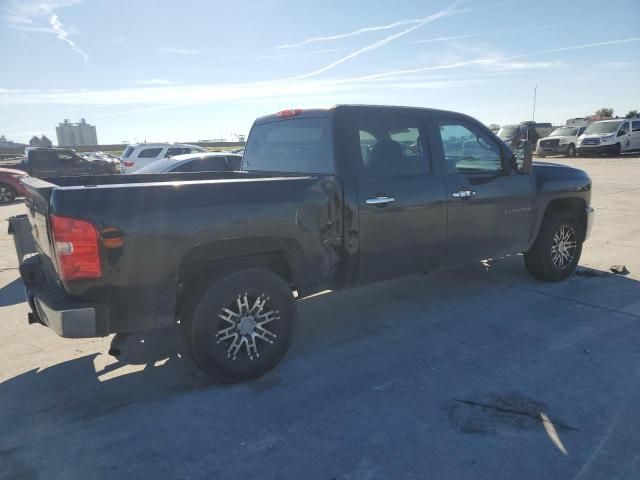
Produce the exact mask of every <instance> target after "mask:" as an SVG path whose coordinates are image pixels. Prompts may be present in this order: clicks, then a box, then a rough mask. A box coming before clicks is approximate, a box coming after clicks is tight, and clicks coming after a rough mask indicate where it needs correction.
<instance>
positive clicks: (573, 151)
mask: <svg viewBox="0 0 640 480" xmlns="http://www.w3.org/2000/svg"><path fill="white" fill-rule="evenodd" d="M567 156H569V157H575V156H576V146H575V145H574V144H573V143H572V144H571V145H569V150H568V152H567Z"/></svg>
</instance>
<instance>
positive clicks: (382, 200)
mask: <svg viewBox="0 0 640 480" xmlns="http://www.w3.org/2000/svg"><path fill="white" fill-rule="evenodd" d="M395 201H396V199H395V198H393V197H387V196H384V195H382V196H379V197H373V198H367V201H366V202H365V203H366V204H367V205H377V206H378V207H384V206H385V205H389V204H390V203H393V202H395Z"/></svg>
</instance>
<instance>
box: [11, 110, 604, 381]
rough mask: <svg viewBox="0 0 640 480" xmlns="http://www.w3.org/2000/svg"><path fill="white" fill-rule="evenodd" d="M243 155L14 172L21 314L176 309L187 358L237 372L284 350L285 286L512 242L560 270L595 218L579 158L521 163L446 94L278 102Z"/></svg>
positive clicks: (446, 259)
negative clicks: (23, 299)
mask: <svg viewBox="0 0 640 480" xmlns="http://www.w3.org/2000/svg"><path fill="white" fill-rule="evenodd" d="M242 166H243V169H242V171H238V172H218V173H211V172H205V173H176V174H163V175H153V174H152V175H131V176H115V175H113V176H93V177H92V176H89V177H62V178H56V179H55V180H51V181H47V180H46V179H36V178H28V179H26V180H25V181H24V184H25V186H26V190H27V194H26V206H27V209H28V214H26V215H22V216H18V217H13V218H12V219H11V221H10V231H11V232H13V233H14V235H15V239H14V240H15V243H16V247H17V250H18V255H19V257H20V260H21V266H20V273H21V275H22V278H23V281H24V283H25V286H26V291H27V298H28V301H29V304H30V306H31V309H32V312H33V313H31V314H30V321H31V323H36V322H37V323H42V324H44V325H47V326H49V327H50V328H51V329H53V330H54V331H55V332H56V333H58V334H59V335H62V336H64V337H95V336H106V335H109V334H112V333H123V332H133V331H139V330H143V329H150V328H154V327H163V326H170V325H175V324H176V323H178V324H179V327H180V330H182V331H183V332H184V333H185V335H186V338H187V340H188V344H189V346H190V349H191V352H192V354H193V357H194V359H195V360H196V363H197V364H198V365H199V366H200V367H201V368H203V369H204V370H205V371H206V372H207V373H209V374H210V375H212V376H213V377H215V378H217V379H220V380H223V381H228V382H234V381H241V380H246V379H250V378H255V377H258V376H260V375H261V374H263V373H265V372H266V371H268V370H269V369H271V368H272V367H274V366H275V365H276V363H277V362H278V361H279V360H280V359H281V358H282V357H283V356H284V354H285V353H286V351H287V349H288V347H289V344H290V341H291V338H292V332H293V327H294V324H295V321H296V304H295V298H296V297H297V298H301V297H304V296H307V295H310V294H313V293H315V292H319V291H323V290H327V289H330V290H339V289H344V288H348V287H353V286H357V285H363V284H367V283H370V282H375V281H380V280H385V279H390V278H394V277H399V276H404V275H410V274H416V273H422V272H429V271H432V270H434V269H437V268H441V267H450V266H456V265H461V264H465V263H469V262H475V261H479V260H482V259H486V258H496V257H501V256H504V255H509V254H517V253H524V263H525V265H526V268H527V269H528V270H529V272H530V273H531V274H532V275H533V276H535V277H536V278H538V279H541V280H546V281H558V280H562V279H564V278H566V277H567V276H569V275H570V274H571V273H572V272H573V271H574V269H575V267H576V265H577V263H578V260H579V258H580V253H581V249H582V243H583V242H584V241H585V239H586V238H587V235H588V232H589V229H590V227H591V223H592V221H591V213H592V212H593V210H592V209H591V208H590V197H591V180H590V179H589V177H588V176H587V174H586V173H585V172H583V171H581V170H577V169H573V168H569V167H566V166H560V165H553V164H535V165H531V163H528V162H526V161H524V162H518V160H517V157H516V156H515V155H514V153H513V152H512V151H511V150H510V149H509V147H507V146H506V145H505V144H504V143H503V142H502V141H501V140H499V139H498V138H497V137H496V136H495V135H494V134H493V133H491V131H489V130H488V129H487V128H486V127H485V126H484V125H482V124H481V123H479V122H478V121H476V120H474V119H473V118H470V117H468V116H466V115H462V114H459V113H453V112H447V111H439V110H431V109H422V108H407V107H376V106H348V105H344V106H337V107H334V108H331V109H327V110H305V111H302V110H285V111H283V112H280V113H278V114H275V115H269V116H266V117H262V118H259V119H258V120H256V121H255V123H254V125H253V127H252V129H251V133H250V135H249V138H248V142H247V145H246V150H245V154H244V158H243V165H242ZM32 237H33V239H32ZM33 240H35V241H33Z"/></svg>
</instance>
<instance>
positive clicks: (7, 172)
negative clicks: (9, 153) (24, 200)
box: [0, 168, 27, 203]
mask: <svg viewBox="0 0 640 480" xmlns="http://www.w3.org/2000/svg"><path fill="white" fill-rule="evenodd" d="M26 176H27V173H26V172H24V171H22V170H15V169H13V168H0V203H9V202H13V201H14V200H15V199H16V197H23V196H24V187H23V186H22V183H20V179H21V178H25V177H26Z"/></svg>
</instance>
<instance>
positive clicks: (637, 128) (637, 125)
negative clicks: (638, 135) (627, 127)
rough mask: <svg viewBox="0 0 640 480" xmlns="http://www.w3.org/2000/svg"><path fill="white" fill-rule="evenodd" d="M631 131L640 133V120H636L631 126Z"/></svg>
mask: <svg viewBox="0 0 640 480" xmlns="http://www.w3.org/2000/svg"><path fill="white" fill-rule="evenodd" d="M631 129H632V131H634V132H640V120H634V121H633V122H632V124H631Z"/></svg>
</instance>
